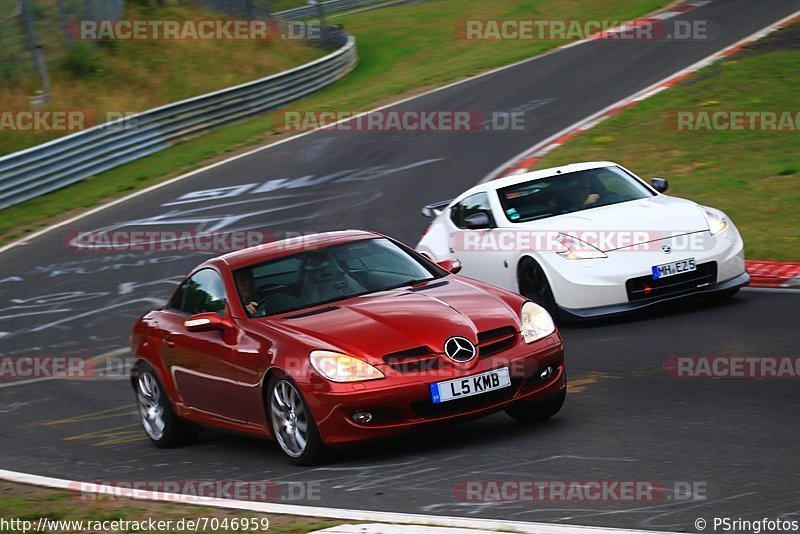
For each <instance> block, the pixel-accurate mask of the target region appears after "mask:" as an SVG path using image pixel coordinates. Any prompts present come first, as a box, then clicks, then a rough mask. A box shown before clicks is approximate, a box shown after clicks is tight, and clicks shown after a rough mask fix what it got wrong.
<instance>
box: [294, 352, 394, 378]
mask: <svg viewBox="0 0 800 534" xmlns="http://www.w3.org/2000/svg"><path fill="white" fill-rule="evenodd" d="M308 359H309V360H310V361H311V366H312V367H313V368H314V369H316V371H317V372H318V373H319V374H321V375H322V376H324V377H325V378H327V379H328V380H330V381H331V382H361V381H363V380H376V379H378V378H384V377H385V376H384V374H383V373H382V372H380V371H379V370H378V369H377V368H375V367H373V366H372V365H370V364H368V363H367V362H365V361H364V360H359V359H358V358H354V357H352V356H348V355H347V354H340V353H338V352H331V351H329V350H315V351H313V352H312V353H311V354H310V355H309V356H308Z"/></svg>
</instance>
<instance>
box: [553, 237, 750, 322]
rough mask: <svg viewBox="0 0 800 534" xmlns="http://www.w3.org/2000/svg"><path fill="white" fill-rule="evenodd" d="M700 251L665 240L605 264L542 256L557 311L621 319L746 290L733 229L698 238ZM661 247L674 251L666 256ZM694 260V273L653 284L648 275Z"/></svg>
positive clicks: (676, 240) (741, 252) (741, 253)
mask: <svg viewBox="0 0 800 534" xmlns="http://www.w3.org/2000/svg"><path fill="white" fill-rule="evenodd" d="M702 234H703V236H702V238H703V239H702V242H703V245H702V247H696V246H695V247H693V246H687V245H686V242H685V241H680V238H672V239H667V240H664V241H661V242H658V246H655V247H653V246H651V247H649V249H648V250H635V249H622V250H618V251H612V252H609V253H608V257H607V258H602V259H593V260H568V259H566V258H563V257H561V256H560V255H558V254H555V253H550V254H546V255H542V256H540V260H541V261H542V263H543V267H544V269H545V271H546V273H547V277H548V280H549V281H550V285H551V287H552V290H553V294H554V296H555V299H556V303H557V304H558V307H559V308H560V309H561V310H562V311H563V312H564V313H565V314H567V315H571V316H573V317H580V318H589V317H597V316H601V315H609V314H616V313H624V312H626V311H631V310H634V309H637V308H641V307H645V306H649V305H651V304H654V303H656V302H663V301H665V300H671V299H674V298H681V297H685V296H688V295H694V294H698V293H716V292H723V291H730V290H732V289H735V288H738V287H743V286H746V285H747V284H748V282H749V280H750V277H749V275H748V274H747V272H746V270H745V263H744V243H743V242H742V239H741V237H740V236H739V233H738V231H737V230H736V227H735V226H734V225H733V224H730V225H729V227H728V229H727V230H725V231H723V232H721V233H720V234H718V235H716V236H711V235H710V234H709V233H708V232H703V233H702ZM662 245H669V246H671V247H672V250H671V252H670V253H666V252H664V251H663V250H662V249H661V246H662ZM688 258H694V260H695V263H696V265H697V271H695V272H691V273H686V274H683V275H677V276H674V277H668V278H664V279H661V280H659V281H655V280H652V270H653V267H654V266H656V265H662V264H665V263H669V262H672V261H676V260H683V259H688Z"/></svg>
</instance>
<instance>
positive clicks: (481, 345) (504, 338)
mask: <svg viewBox="0 0 800 534" xmlns="http://www.w3.org/2000/svg"><path fill="white" fill-rule="evenodd" d="M516 344H517V329H516V328H514V327H513V326H504V327H502V328H495V329H494V330H487V331H485V332H481V333H479V334H478V358H481V359H483V358H488V357H489V356H493V355H495V354H497V353H499V352H503V351H504V350H506V349H510V348H511V347H513V346H514V345H516Z"/></svg>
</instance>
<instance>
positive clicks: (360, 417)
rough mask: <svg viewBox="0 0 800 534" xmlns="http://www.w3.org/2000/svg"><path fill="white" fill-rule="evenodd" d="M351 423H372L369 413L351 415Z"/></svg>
mask: <svg viewBox="0 0 800 534" xmlns="http://www.w3.org/2000/svg"><path fill="white" fill-rule="evenodd" d="M353 421H355V422H356V423H358V424H359V425H366V424H367V423H369V422H370V421H372V414H371V413H369V412H356V413H354V414H353Z"/></svg>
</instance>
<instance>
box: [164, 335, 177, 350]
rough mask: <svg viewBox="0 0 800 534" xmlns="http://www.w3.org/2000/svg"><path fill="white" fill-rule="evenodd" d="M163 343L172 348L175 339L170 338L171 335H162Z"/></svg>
mask: <svg viewBox="0 0 800 534" xmlns="http://www.w3.org/2000/svg"><path fill="white" fill-rule="evenodd" d="M164 345H166V346H168V347H170V348H172V347H174V346H175V340H174V339H172V336H164Z"/></svg>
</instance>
